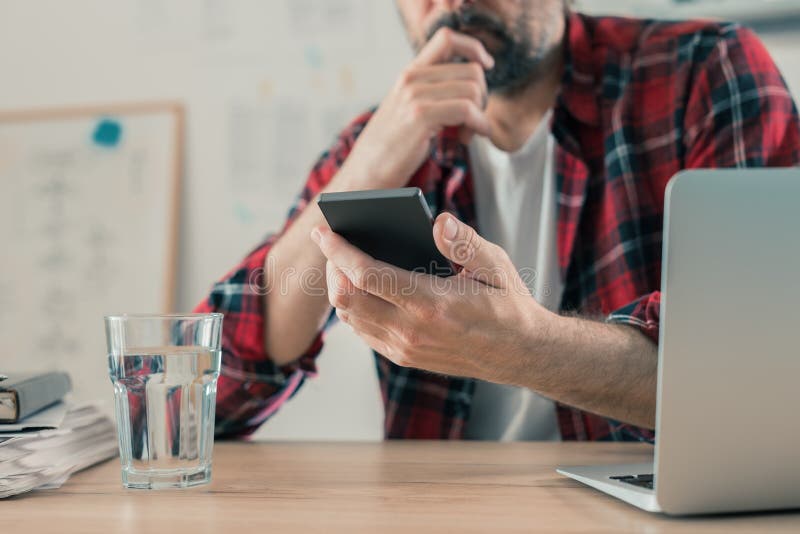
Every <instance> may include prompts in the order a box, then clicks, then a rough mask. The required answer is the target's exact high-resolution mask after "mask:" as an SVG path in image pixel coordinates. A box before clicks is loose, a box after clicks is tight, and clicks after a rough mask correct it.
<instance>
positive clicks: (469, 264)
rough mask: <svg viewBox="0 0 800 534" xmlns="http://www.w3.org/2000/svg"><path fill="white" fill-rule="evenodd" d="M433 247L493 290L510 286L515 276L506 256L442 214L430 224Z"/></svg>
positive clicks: (472, 230) (452, 217)
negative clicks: (434, 245)
mask: <svg viewBox="0 0 800 534" xmlns="http://www.w3.org/2000/svg"><path fill="white" fill-rule="evenodd" d="M433 238H434V240H435V241H436V247H437V248H438V249H439V251H440V252H441V253H442V254H443V255H444V256H445V257H446V258H447V259H449V260H450V261H452V262H453V263H456V264H458V265H461V266H462V267H463V268H464V271H462V272H463V273H464V274H465V275H466V276H468V277H470V278H474V279H476V280H480V281H481V282H484V283H485V284H488V285H491V286H494V287H509V286H510V284H511V282H512V281H513V279H516V277H517V276H518V274H517V270H516V268H515V267H514V265H513V264H512V263H511V260H510V259H509V257H508V254H506V252H505V251H504V250H503V249H502V248H500V247H499V246H497V245H495V244H494V243H491V242H489V241H487V240H485V239H484V238H482V237H481V236H479V235H478V232H476V231H475V229H474V228H472V227H471V226H469V225H468V224H464V223H463V222H461V221H459V220H458V219H456V218H455V217H454V216H453V215H451V214H449V213H442V214H441V215H439V216H438V217H437V218H436V222H435V223H434V225H433Z"/></svg>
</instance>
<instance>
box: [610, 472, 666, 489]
mask: <svg viewBox="0 0 800 534" xmlns="http://www.w3.org/2000/svg"><path fill="white" fill-rule="evenodd" d="M610 478H611V480H619V481H620V482H624V483H626V484H632V485H634V486H639V487H640V488H646V489H653V484H654V482H655V477H654V476H653V475H622V476H618V477H610Z"/></svg>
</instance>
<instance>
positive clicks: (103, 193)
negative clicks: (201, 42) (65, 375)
mask: <svg viewBox="0 0 800 534" xmlns="http://www.w3.org/2000/svg"><path fill="white" fill-rule="evenodd" d="M182 129H183V112H182V110H181V108H180V106H178V105H176V104H161V103H159V104H147V105H145V104H142V105H126V106H109V107H102V108H101V107H98V108H83V109H59V110H41V111H30V112H9V113H2V112H0V243H2V249H3V269H2V273H3V276H2V277H0V350H2V354H3V356H2V359H0V371H3V372H9V371H10V372H24V371H39V370H46V369H63V370H65V371H68V372H69V373H70V375H71V376H72V379H73V384H74V390H75V394H74V398H75V399H76V400H94V399H98V398H99V399H105V400H110V399H111V398H112V395H111V393H112V390H111V385H110V382H109V380H108V373H107V367H106V365H107V364H106V356H105V352H106V349H105V337H104V336H105V333H104V329H103V315H105V314H108V313H123V312H124V313H128V312H164V311H171V308H172V306H173V298H174V276H175V261H176V258H175V251H176V246H175V243H176V241H175V240H176V237H177V235H176V232H177V223H178V198H179V196H178V194H179V191H178V188H179V183H180V176H181V172H182V169H181V167H182V144H183V142H182V137H183V134H182ZM109 409H110V408H109Z"/></svg>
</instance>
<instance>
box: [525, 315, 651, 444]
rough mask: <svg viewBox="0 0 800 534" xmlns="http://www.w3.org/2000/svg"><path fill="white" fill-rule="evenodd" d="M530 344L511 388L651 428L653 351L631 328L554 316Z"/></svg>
mask: <svg viewBox="0 0 800 534" xmlns="http://www.w3.org/2000/svg"><path fill="white" fill-rule="evenodd" d="M545 330H546V331H545V332H540V333H539V334H538V335H537V336H536V337H537V338H542V337H544V339H537V340H533V343H534V347H538V348H536V349H533V350H531V351H529V352H528V353H529V354H535V356H534V357H533V358H534V361H533V362H529V364H528V365H524V366H523V372H522V373H521V374H520V379H519V381H521V382H523V383H519V384H517V385H521V386H525V387H529V388H531V389H534V390H536V391H538V392H540V393H542V394H543V395H545V396H548V397H550V398H553V399H555V400H558V401H559V402H562V403H564V404H567V405H570V406H574V407H576V408H579V409H582V410H585V411H588V412H592V413H596V414H598V415H602V416H605V417H610V418H611V419H615V420H618V421H622V422H626V423H630V424H634V425H636V426H640V427H643V428H648V429H653V428H655V413H656V384H657V369H658V350H657V346H656V345H655V344H654V343H653V342H652V341H651V340H650V339H648V338H647V337H646V336H645V335H644V334H642V333H641V332H639V331H638V330H637V329H636V328H634V327H630V326H625V325H612V324H605V323H601V322H596V321H591V320H585V319H581V318H578V317H555V318H554V319H553V322H552V324H550V325H548V327H547V328H546V329H545Z"/></svg>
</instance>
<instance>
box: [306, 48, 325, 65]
mask: <svg viewBox="0 0 800 534" xmlns="http://www.w3.org/2000/svg"><path fill="white" fill-rule="evenodd" d="M305 56H306V63H308V66H309V67H311V68H312V69H321V68H322V63H323V60H322V50H320V49H319V47H317V46H313V45H309V46H306V49H305Z"/></svg>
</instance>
